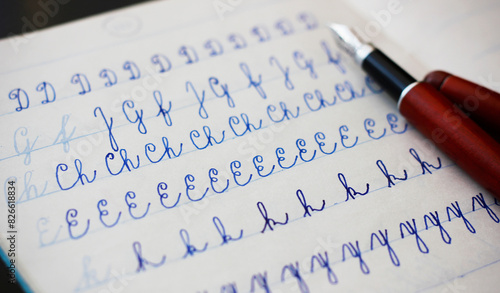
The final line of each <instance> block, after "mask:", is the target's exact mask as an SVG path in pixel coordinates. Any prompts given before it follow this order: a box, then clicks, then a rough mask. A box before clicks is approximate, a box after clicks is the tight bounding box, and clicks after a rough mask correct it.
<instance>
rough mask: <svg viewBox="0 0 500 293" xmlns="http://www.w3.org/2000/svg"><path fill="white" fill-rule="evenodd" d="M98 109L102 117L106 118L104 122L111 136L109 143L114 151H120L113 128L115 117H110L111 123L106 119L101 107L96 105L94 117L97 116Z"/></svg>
mask: <svg viewBox="0 0 500 293" xmlns="http://www.w3.org/2000/svg"><path fill="white" fill-rule="evenodd" d="M97 111H99V112H100V113H101V116H102V119H103V120H104V123H105V124H106V128H108V136H109V145H110V146H111V148H112V149H113V151H115V152H116V151H118V144H117V143H116V139H115V136H114V135H113V132H112V129H113V117H111V118H109V123H108V120H107V119H106V116H104V113H103V112H102V109H101V107H95V109H94V117H96V118H97Z"/></svg>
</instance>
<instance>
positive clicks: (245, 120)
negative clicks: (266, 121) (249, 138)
mask: <svg viewBox="0 0 500 293" xmlns="http://www.w3.org/2000/svg"><path fill="white" fill-rule="evenodd" d="M240 117H241V121H242V124H243V125H244V130H243V132H241V133H238V132H237V131H236V129H234V126H235V125H238V124H240V119H239V118H238V117H237V116H231V117H229V127H231V130H232V131H233V133H234V135H236V136H243V135H245V133H247V132H252V131H253V130H258V129H260V128H261V127H262V119H259V126H255V125H254V124H252V123H250V119H249V118H248V115H247V114H245V113H242V114H240Z"/></svg>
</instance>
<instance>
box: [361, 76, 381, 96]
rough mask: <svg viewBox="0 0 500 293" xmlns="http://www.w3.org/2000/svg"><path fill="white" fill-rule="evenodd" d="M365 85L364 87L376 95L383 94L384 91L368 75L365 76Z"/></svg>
mask: <svg viewBox="0 0 500 293" xmlns="http://www.w3.org/2000/svg"><path fill="white" fill-rule="evenodd" d="M365 84H366V87H367V88H368V89H369V90H370V91H371V92H372V93H374V94H376V95H378V94H380V93H383V92H384V89H383V88H382V87H381V86H380V85H379V84H378V83H377V82H376V81H375V80H374V79H373V78H371V77H370V76H369V75H367V76H365Z"/></svg>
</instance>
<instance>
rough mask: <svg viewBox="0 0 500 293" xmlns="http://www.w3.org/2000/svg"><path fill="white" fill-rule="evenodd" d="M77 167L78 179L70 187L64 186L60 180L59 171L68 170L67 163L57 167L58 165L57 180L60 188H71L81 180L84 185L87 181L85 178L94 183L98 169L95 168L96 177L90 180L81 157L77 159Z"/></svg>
mask: <svg viewBox="0 0 500 293" xmlns="http://www.w3.org/2000/svg"><path fill="white" fill-rule="evenodd" d="M75 169H76V173H77V175H78V176H77V178H76V181H75V183H73V184H72V185H71V186H69V187H62V185H61V181H60V178H59V176H60V175H59V171H61V172H66V171H68V165H66V164H63V163H61V164H58V165H57V167H56V180H57V185H59V188H60V189H61V190H69V189H71V188H73V187H75V185H76V184H77V183H78V182H80V183H81V184H82V185H85V182H84V181H83V179H85V181H86V182H87V183H92V182H94V180H95V177H96V173H97V171H96V170H94V177H92V179H90V180H89V178H88V176H87V175H86V174H84V173H83V171H82V170H83V166H82V161H80V160H79V159H75Z"/></svg>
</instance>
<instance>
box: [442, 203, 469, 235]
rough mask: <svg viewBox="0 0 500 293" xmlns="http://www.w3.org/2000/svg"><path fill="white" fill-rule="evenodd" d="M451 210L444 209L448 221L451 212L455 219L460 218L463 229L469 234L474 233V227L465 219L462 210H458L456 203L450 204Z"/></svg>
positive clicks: (458, 206)
mask: <svg viewBox="0 0 500 293" xmlns="http://www.w3.org/2000/svg"><path fill="white" fill-rule="evenodd" d="M451 206H452V207H451V208H450V207H446V213H447V214H448V221H451V216H450V212H452V213H453V214H454V215H455V217H457V218H461V219H462V220H463V221H464V224H465V227H467V230H469V232H471V233H473V234H474V233H476V229H474V226H472V224H471V223H470V222H469V220H467V218H465V215H464V214H463V213H462V209H461V208H460V205H459V204H458V202H457V201H455V204H453V203H451Z"/></svg>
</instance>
